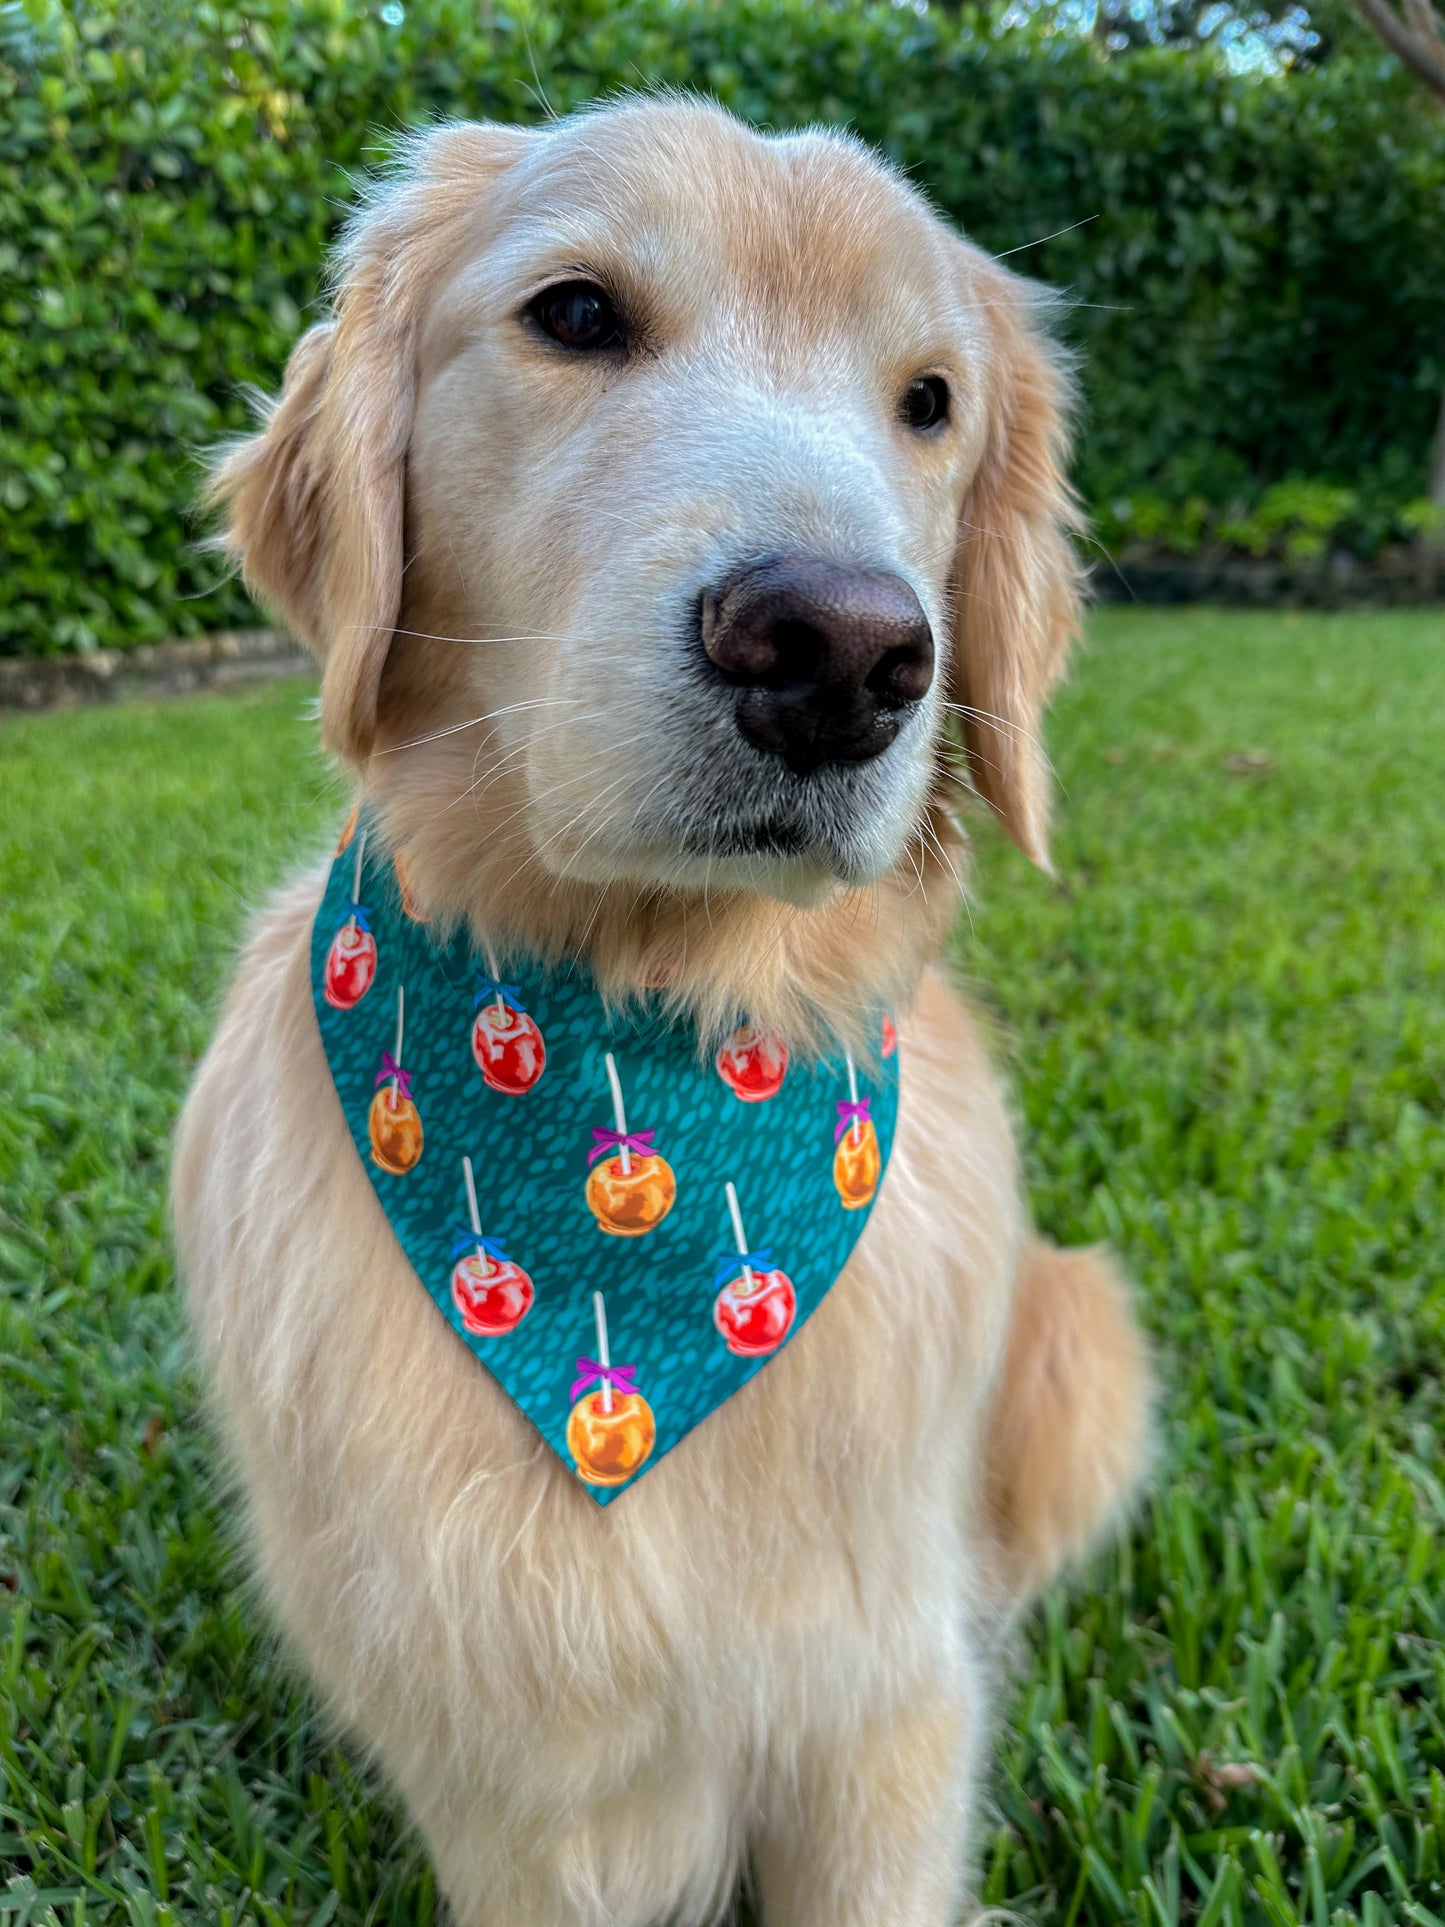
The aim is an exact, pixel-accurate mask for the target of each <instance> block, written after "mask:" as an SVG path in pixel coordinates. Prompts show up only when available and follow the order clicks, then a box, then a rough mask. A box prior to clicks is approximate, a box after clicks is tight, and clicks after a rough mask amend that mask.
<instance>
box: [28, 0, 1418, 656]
mask: <svg viewBox="0 0 1445 1927" xmlns="http://www.w3.org/2000/svg"><path fill="white" fill-rule="evenodd" d="M529 4H530V0H529ZM659 83H668V84H673V85H680V86H686V87H693V88H700V89H704V90H706V91H708V92H709V93H712V94H714V95H716V96H717V97H718V98H719V99H721V100H722V101H723V102H725V103H726V104H727V105H728V106H730V107H732V108H734V109H735V110H736V111H737V112H739V113H741V114H743V115H744V116H746V117H748V118H749V119H752V120H754V121H757V122H760V123H763V124H767V125H771V126H778V127H783V126H795V125H798V124H801V123H805V122H809V121H814V120H826V121H831V122H840V123H844V124H847V125H851V126H853V127H855V128H856V129H857V130H858V131H859V132H860V133H861V134H862V135H863V136H864V137H865V138H867V139H868V140H870V141H873V142H875V143H877V144H878V145H879V146H881V147H882V148H883V149H884V150H885V151H886V152H887V153H889V154H890V155H892V156H893V157H894V158H895V159H896V160H897V161H898V162H899V163H900V164H901V165H903V166H904V167H905V168H906V169H907V170H908V171H909V173H910V174H911V175H912V176H913V177H914V178H915V179H916V180H918V181H920V182H921V183H922V184H924V185H925V186H926V187H927V188H928V190H929V192H930V193H931V194H932V195H933V197H934V199H935V200H936V201H937V202H938V204H939V205H940V206H941V207H942V208H943V209H944V210H946V212H947V213H948V214H950V215H951V216H952V217H953V218H955V219H956V220H958V221H959V222H960V223H961V224H962V225H963V226H964V227H965V228H967V229H968V231H969V232H970V233H972V234H973V235H974V236H975V237H976V238H977V239H978V240H980V241H981V242H983V243H984V245H986V246H988V247H990V248H993V249H995V250H998V251H1001V252H1002V251H1008V250H1019V252H1018V254H1017V255H1016V257H1015V265H1017V266H1019V267H1022V268H1024V269H1026V270H1027V271H1029V272H1031V273H1034V274H1037V275H1038V276H1040V277H1041V278H1042V279H1045V280H1047V281H1050V282H1052V283H1054V284H1056V285H1058V286H1060V287H1061V288H1063V289H1065V290H1066V291H1067V292H1068V294H1069V295H1070V296H1071V297H1072V306H1071V308H1070V310H1069V313H1068V316H1067V320H1066V323H1065V326H1066V330H1067V332H1068V334H1069V336H1070V338H1071V339H1072V341H1073V343H1074V344H1075V346H1076V347H1077V348H1078V350H1079V353H1080V357H1081V369H1082V381H1083V388H1084V395H1085V408H1084V417H1083V433H1082V441H1081V450H1080V476H1081V480H1082V483H1083V486H1084V489H1085V492H1086V494H1087V496H1088V498H1089V501H1090V503H1091V505H1092V507H1093V510H1094V513H1095V516H1096V518H1097V521H1098V523H1099V526H1100V528H1101V531H1102V533H1103V535H1104V536H1105V537H1106V538H1109V539H1116V540H1117V539H1118V538H1120V537H1121V536H1122V537H1124V538H1128V537H1130V536H1131V535H1139V536H1143V537H1147V538H1148V539H1150V540H1153V541H1155V542H1163V543H1165V544H1166V545H1172V546H1178V547H1188V546H1191V545H1195V544H1198V543H1200V542H1208V541H1211V540H1225V541H1235V542H1239V543H1241V544H1242V546H1245V547H1249V548H1252V549H1254V550H1256V551H1258V550H1259V549H1261V548H1269V547H1271V546H1272V547H1276V548H1285V549H1290V550H1291V551H1292V552H1296V553H1309V552H1311V550H1312V549H1315V550H1317V549H1318V548H1320V547H1322V546H1324V544H1325V543H1326V542H1327V541H1330V542H1338V541H1341V540H1344V541H1348V542H1349V543H1350V544H1351V545H1352V546H1353V547H1355V548H1356V549H1358V550H1360V551H1362V552H1368V551H1370V550H1371V549H1373V548H1376V547H1378V546H1379V545H1380V544H1381V543H1383V542H1385V541H1388V540H1391V539H1393V538H1395V537H1397V536H1399V535H1401V534H1403V533H1405V532H1406V531H1408V529H1409V528H1411V527H1412V526H1414V525H1415V524H1416V523H1417V522H1418V520H1419V516H1420V503H1419V498H1420V497H1421V495H1422V493H1423V476H1424V473H1425V469H1426V463H1427V451H1428V447H1429V442H1430V436H1431V432H1432V428H1433V424H1434V420H1435V415H1436V410H1437V407H1438V397H1439V393H1440V390H1441V388H1442V386H1445V328H1442V316H1445V219H1442V209H1445V127H1442V126H1437V125H1435V124H1434V123H1433V122H1432V120H1431V119H1430V117H1429V116H1428V115H1427V113H1426V112H1425V111H1424V110H1423V109H1422V108H1421V107H1419V106H1417V104H1416V103H1415V101H1414V99H1413V97H1412V95H1411V93H1410V90H1409V88H1408V86H1407V85H1405V84H1404V83H1403V82H1402V81H1401V79H1400V78H1399V76H1397V75H1396V74H1394V73H1393V72H1392V70H1391V69H1390V67H1389V64H1388V62H1387V61H1386V60H1385V59H1384V57H1383V56H1382V57H1381V59H1380V61H1379V62H1378V63H1376V64H1373V65H1362V64H1360V62H1359V61H1357V60H1355V61H1349V60H1337V61H1334V62H1331V63H1329V64H1327V65H1326V66H1324V67H1323V68H1320V69H1318V70H1316V71H1313V72H1310V73H1304V74H1294V75H1290V76H1287V77H1284V78H1271V77H1266V76H1247V77H1242V76H1230V75H1228V74H1226V73H1224V72H1222V71H1221V70H1220V69H1219V67H1218V65H1217V63H1215V62H1214V61H1213V59H1212V58H1211V57H1210V56H1209V55H1207V54H1198V53H1190V52H1186V51H1178V50H1147V51H1143V52H1139V53H1135V54H1131V55H1129V56H1127V57H1124V58H1119V59H1114V60H1105V59H1102V58H1100V57H1099V55H1098V53H1097V52H1096V51H1095V50H1094V49H1093V48H1091V47H1090V46H1089V45H1087V44H1086V43H1083V42H1081V41H1078V40H1076V39H1071V38H1068V37H1064V36H1059V35H1053V36H1050V35H1046V34H1042V33H1036V32H1026V31H1021V30H1020V31H1012V32H1009V33H1006V34H1003V35H990V34H989V33H988V32H987V31H986V29H985V28H984V27H983V25H982V24H981V23H980V20H979V19H978V17H976V16H974V15H972V14H970V13H968V12H965V13H963V14H961V15H960V14H945V13H942V12H932V13H926V14H922V15H920V14H918V13H916V12H914V11H912V10H911V9H905V8H894V7H891V6H887V5H871V4H870V5H865V6H862V7H857V6H850V7H846V8H844V7H835V6H827V5H822V6H819V5H813V4H809V0H721V4H716V3H715V4H702V3H700V0H627V4H626V5H624V6H623V7H621V8H619V7H618V6H617V5H616V4H614V0H556V4H553V5H549V6H547V8H546V10H545V11H539V12H536V13H532V12H526V13H512V12H507V13H503V12H501V11H498V10H496V8H495V7H494V6H493V5H492V4H491V3H490V0H481V4H478V0H410V4H408V5H406V6H405V7H404V6H403V5H402V4H401V0H384V4H375V5H366V4H362V0H247V4H246V5H244V6H228V5H224V4H198V5H193V6H189V7H187V8H186V9H180V8H176V7H174V6H172V5H170V4H168V3H167V0H149V5H147V4H146V0H129V3H128V4H127V3H126V0H67V3H66V4H64V5H57V4H55V0H24V4H23V5H15V4H11V5H0V530H3V544H0V565H3V566H0V652H16V651H20V650H29V649H38V650H62V649H77V648H78V649H85V648H91V647H94V646H97V645H101V644H104V645H125V644H127V643H133V642H138V641H144V640H148V639H151V638H154V637H157V636H160V635H164V634H175V633H184V632H187V631H194V630H197V629H200V628H202V627H206V626H215V625H216V624H218V623H226V622H231V621H235V620H241V619H244V618H245V615H246V613H247V610H246V605H245V601H244V598H243V596H242V595H241V592H240V590H239V589H238V588H237V587H236V586H235V585H234V584H232V583H226V582H223V581H220V580H219V579H218V573H217V570H216V567H215V565H214V564H213V563H212V562H211V561H210V560H209V558H208V557H207V555H206V554H205V552H204V551H203V550H202V549H201V548H200V547H199V545H198V540H197V537H198V531H197V529H196V526H195V524H194V523H193V522H191V521H190V520H189V519H188V515H187V508H188V504H189V502H190V501H191V499H192V498H193V496H194V493H195V488H196V483H197V479H198V466H197V457H198V454H199V451H200V450H201V449H202V448H204V447H205V445H206V444H208V443H210V442H212V441H213V440H214V439H216V437H217V436H218V435H222V434H224V433H226V432H228V431H230V430H233V429H235V428H238V427H240V426H242V425H243V424H244V422H245V420H246V410H247V403H246V390H247V388H248V386H250V385H259V386H262V387H271V386H274V384H275V383H276V381H277V379H278V378H279V375H280V372H281V369H282V367H283V364H284V361H285V357H286V353H287V350H288V348H289V347H290V345H291V343H292V341H293V340H294V338H295V336H296V334H297V332H298V331H299V329H300V328H301V326H302V325H303V323H304V321H305V320H306V319H307V317H308V315H309V314H310V313H311V312H312V311H313V309H314V306H315V304H316V302H317V299H318V292H319V289H320V271H321V264H322V257H323V254H324V250H325V247H326V243H327V241H328V239H329V237H330V235H331V233H332V232H333V230H334V228H335V226H336V224H337V222H338V220H339V219H340V216H341V213H342V211H343V208H344V205H345V202H346V200H347V198H348V195H349V193H350V189H351V183H352V180H353V178H354V176H355V173H356V172H357V171H358V170H359V169H360V168H362V167H364V166H365V165H367V164H368V162H369V161H372V160H374V159H375V158H376V156H377V149H378V143H379V141H380V140H381V139H383V138H384V137H385V135H386V134H387V133H388V131H390V130H394V129H396V128H398V127H400V126H403V125H406V124H409V123H414V122H416V121H418V120H423V119H426V118H428V117H431V116H435V115H447V114H462V115H470V116H491V117H494V118H499V119H506V120H536V119H540V118H542V117H543V116H544V114H545V113H546V112H547V111H549V109H550V110H555V111H557V112H559V113H560V112H565V111H567V110H568V109H569V108H571V107H574V106H577V105H579V104H581V103H583V102H585V101H588V100H591V99H594V98H596V97H598V96H599V95H605V94H607V93H609V92H614V91H617V90H619V89H624V88H630V87H636V86H637V85H639V84H647V85H653V84H659ZM1046 237H1047V238H1046ZM1241 532H1243V533H1242V534H1241Z"/></svg>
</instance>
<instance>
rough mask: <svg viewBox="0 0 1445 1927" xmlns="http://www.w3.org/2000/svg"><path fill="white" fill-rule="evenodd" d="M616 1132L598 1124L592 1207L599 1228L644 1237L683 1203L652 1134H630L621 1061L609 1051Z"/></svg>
mask: <svg viewBox="0 0 1445 1927" xmlns="http://www.w3.org/2000/svg"><path fill="white" fill-rule="evenodd" d="M605 1062H606V1065H607V1082H608V1083H609V1085H610V1086H611V1088H612V1116H613V1123H614V1125H615V1129H613V1130H610V1131H609V1130H607V1129H606V1128H605V1127H602V1126H599V1125H594V1126H593V1127H592V1149H591V1150H590V1151H589V1152H588V1153H587V1162H588V1164H589V1165H590V1166H591V1167H592V1168H591V1170H590V1171H589V1172H588V1174H587V1208H588V1210H589V1211H590V1212H591V1213H592V1215H593V1217H594V1218H596V1220H597V1225H598V1229H599V1230H602V1231H605V1232H607V1233H608V1235H609V1236H610V1237H613V1238H640V1237H642V1236H643V1235H644V1233H646V1232H648V1231H655V1230H656V1229H657V1227H658V1225H660V1224H661V1223H662V1221H663V1219H664V1218H665V1217H666V1216H667V1214H668V1212H669V1211H671V1209H672V1207H673V1205H674V1204H675V1203H676V1202H677V1179H676V1177H675V1176H674V1175H673V1170H672V1166H671V1165H670V1164H669V1163H668V1161H667V1159H666V1158H665V1157H663V1156H662V1155H661V1153H660V1152H658V1151H656V1150H654V1148H653V1143H652V1138H653V1133H652V1132H651V1131H629V1130H628V1128H627V1111H626V1108H625V1106H624V1104H623V1101H622V1079H621V1077H620V1076H619V1074H618V1070H617V1061H616V1059H615V1058H614V1057H613V1055H612V1053H611V1051H609V1052H608V1053H607V1057H606V1060H605Z"/></svg>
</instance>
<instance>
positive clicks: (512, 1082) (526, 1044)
mask: <svg viewBox="0 0 1445 1927" xmlns="http://www.w3.org/2000/svg"><path fill="white" fill-rule="evenodd" d="M520 997H521V992H520V991H519V990H518V989H517V986H516V985H515V984H499V983H496V982H494V981H493V979H492V978H490V977H478V978H477V993H476V996H475V998H474V999H473V1001H474V1003H475V1005H476V1010H477V1015H476V1019H475V1021H474V1022H473V1024H472V1056H473V1057H474V1058H475V1059H476V1060H477V1069H478V1070H479V1071H480V1072H481V1073H482V1079H483V1081H484V1082H485V1083H486V1084H488V1085H489V1086H490V1087H491V1088H492V1090H494V1091H501V1092H502V1093H503V1095H504V1096H506V1097H523V1096H525V1095H526V1093H527V1092H528V1091H530V1090H531V1089H532V1088H533V1086H534V1085H535V1084H536V1082H537V1080H538V1079H539V1078H540V1077H541V1075H542V1073H543V1071H544V1070H546V1068H547V1046H546V1044H545V1043H544V1042H543V1040H542V1033H541V1031H540V1030H538V1028H537V1026H536V1024H535V1023H534V1022H533V1020H532V1019H531V1018H530V1017H529V1016H528V1015H527V1013H526V1011H525V1010H523V1008H522V1005H521V1003H520V1001H519V1000H520Z"/></svg>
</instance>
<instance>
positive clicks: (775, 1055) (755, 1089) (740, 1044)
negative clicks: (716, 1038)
mask: <svg viewBox="0 0 1445 1927" xmlns="http://www.w3.org/2000/svg"><path fill="white" fill-rule="evenodd" d="M716 1063H717V1074H718V1076H719V1077H720V1078H721V1079H722V1081H723V1082H724V1084H726V1085H727V1087H728V1089H729V1090H730V1091H731V1092H732V1094H733V1096H734V1097H738V1098H741V1099H742V1101H743V1103H744V1104H764V1103H766V1102H767V1100H768V1099H769V1098H770V1097H776V1096H777V1094H778V1092H779V1091H780V1090H781V1089H782V1088H783V1079H784V1078H785V1077H786V1076H787V1074H788V1047H787V1045H786V1044H785V1043H784V1042H783V1040H782V1038H781V1037H777V1036H775V1035H774V1034H773V1033H772V1032H771V1031H765V1030H754V1029H753V1027H752V1025H751V1024H741V1025H739V1027H738V1029H737V1030H735V1031H734V1032H733V1034H732V1036H731V1037H729V1038H728V1040H727V1042H726V1043H725V1044H724V1045H723V1047H722V1049H721V1050H720V1051H719V1052H718V1054H717V1058H716Z"/></svg>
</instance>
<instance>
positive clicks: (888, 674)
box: [702, 556, 933, 776]
mask: <svg viewBox="0 0 1445 1927" xmlns="http://www.w3.org/2000/svg"><path fill="white" fill-rule="evenodd" d="M702 643H703V648H704V649H705V650H706V651H707V653H708V656H709V658H710V659H711V661H712V662H713V663H714V664H715V665H716V667H717V668H718V669H719V670H721V671H722V673H723V675H724V676H725V677H726V678H727V680H728V681H729V682H730V683H732V684H734V685H735V686H736V688H737V690H738V692H739V693H738V698H737V719H738V728H739V729H740V730H741V731H742V733H743V735H744V736H746V737H747V739H748V741H749V742H750V743H754V744H756V746H757V747H758V748H759V749H765V750H771V751H772V752H773V754H774V755H777V756H781V757H782V758H783V759H784V761H785V762H786V763H787V765H788V767H789V769H792V770H796V771H797V772H798V773H799V775H802V776H806V775H808V774H809V773H810V772H811V771H812V770H815V769H817V768H818V766H819V764H820V763H835V762H836V763H857V762H862V761H864V760H865V759H866V758H868V757H870V756H878V755H880V754H881V753H882V752H883V751H884V750H885V749H887V747H888V745H889V744H890V743H891V742H892V741H893V739H894V737H895V736H896V735H897V734H898V730H899V727H900V725H901V724H902V722H903V719H904V717H905V715H906V714H907V712H908V710H909V708H910V706H911V705H912V704H914V703H916V702H918V701H919V700H920V699H921V698H922V697H923V696H925V695H926V694H927V693H928V685H929V684H930V683H931V682H932V681H933V632H932V631H931V630H930V628H929V626H928V618H927V616H925V615H924V613H923V609H922V606H921V605H920V603H919V600H918V597H917V596H916V595H915V594H914V593H913V591H912V589H910V588H909V586H908V584H907V583H906V582H905V581H904V580H903V578H902V576H898V575H889V574H887V573H885V572H884V571H882V570H877V569H850V568H844V567H842V566H841V565H840V564H838V563H836V562H822V561H814V560H812V559H810V558H809V557H807V556H784V557H783V558H782V559H781V560H780V561H777V562H769V563H767V564H765V565H764V566H763V567H762V568H758V569H750V570H749V571H748V573H747V574H746V575H741V576H738V577H736V578H735V579H734V580H733V581H732V582H731V583H730V584H729V585H728V586H727V587H726V588H725V589H723V590H721V591H719V592H718V593H717V594H707V595H704V597H703V599H702Z"/></svg>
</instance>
